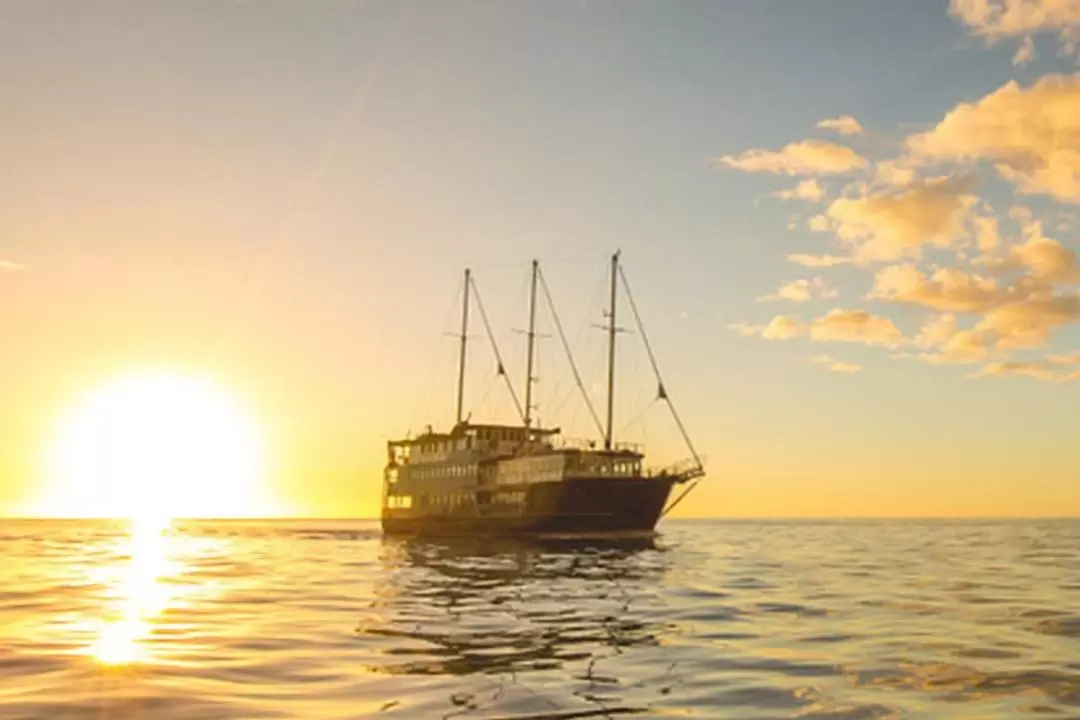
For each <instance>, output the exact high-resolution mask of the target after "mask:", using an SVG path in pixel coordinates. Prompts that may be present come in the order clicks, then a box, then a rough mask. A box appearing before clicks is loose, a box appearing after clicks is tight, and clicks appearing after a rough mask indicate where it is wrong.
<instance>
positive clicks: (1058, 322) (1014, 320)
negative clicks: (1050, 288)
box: [976, 294, 1080, 350]
mask: <svg viewBox="0 0 1080 720" xmlns="http://www.w3.org/2000/svg"><path fill="white" fill-rule="evenodd" d="M1076 320H1080V295H1075V294H1073V295H1047V294H1041V295H1039V294H1036V295H1032V296H1029V297H1025V298H1022V299H1019V300H1016V301H1013V302H1008V303H1005V304H1003V305H1000V306H998V307H995V308H993V309H991V310H990V311H989V312H987V313H986V315H985V316H984V318H983V320H982V321H981V322H980V323H979V324H978V325H977V326H976V330H978V331H980V332H983V333H987V334H989V335H991V336H992V337H994V338H995V339H996V341H997V346H998V348H1000V349H1002V350H1016V349H1022V348H1033V347H1039V346H1041V345H1044V344H1045V343H1046V341H1047V340H1048V339H1049V337H1050V334H1051V333H1052V332H1053V331H1054V330H1056V329H1058V328H1060V327H1062V326H1064V325H1067V324H1069V323H1071V322H1074V321H1076Z"/></svg>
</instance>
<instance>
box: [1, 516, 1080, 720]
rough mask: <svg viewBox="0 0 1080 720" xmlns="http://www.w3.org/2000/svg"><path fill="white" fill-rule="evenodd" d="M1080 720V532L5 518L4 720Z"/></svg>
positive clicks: (870, 525) (1001, 524) (979, 526)
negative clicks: (525, 534)
mask: <svg viewBox="0 0 1080 720" xmlns="http://www.w3.org/2000/svg"><path fill="white" fill-rule="evenodd" d="M622 715H627V716H631V715H632V716H635V717H642V718H651V717H656V718H793V717H797V718H1019V717H1047V718H1080V522H1077V521H956V522H953V521H835V522H802V521H800V522H760V521H753V522H751V521H745V522H742V521H739V522H736V521H670V522H665V523H663V524H662V525H661V533H660V535H659V536H658V538H657V539H656V540H655V541H654V542H652V543H644V544H635V545H627V546H611V545H589V544H573V545H571V544H554V545H551V544H549V545H541V546H537V545H533V544H523V543H506V542H466V543H445V542H420V541H403V540H395V539H386V538H383V537H382V535H381V534H380V532H379V529H378V526H377V525H376V524H375V523H371V522H350V523H344V522H297V521H290V522H187V523H178V524H174V525H173V526H172V527H170V528H168V529H166V530H165V531H164V532H163V533H162V532H159V528H156V527H143V526H138V527H135V528H129V527H128V526H127V525H125V524H121V523H115V522H85V521H70V522H55V521H10V520H8V521H0V718H4V719H8V718H48V719H49V720H61V719H63V718H93V719H95V720H101V719H106V718H155V719H156V718H162V719H170V718H198V719H209V718H230V719H232V718H363V717H374V718H532V719H536V718H587V717H600V718H603V717H618V716H622Z"/></svg>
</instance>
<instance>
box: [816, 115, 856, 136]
mask: <svg viewBox="0 0 1080 720" xmlns="http://www.w3.org/2000/svg"><path fill="white" fill-rule="evenodd" d="M817 126H818V127H819V128H822V129H823V130H835V131H836V132H838V133H840V134H841V135H861V134H862V133H863V132H865V130H863V126H862V125H860V124H859V121H858V120H856V119H855V118H853V117H851V116H850V115H841V116H840V117H834V118H826V119H825V120H822V121H821V122H819V123H818V124H817Z"/></svg>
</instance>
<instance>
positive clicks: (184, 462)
mask: <svg viewBox="0 0 1080 720" xmlns="http://www.w3.org/2000/svg"><path fill="white" fill-rule="evenodd" d="M265 464H266V463H265V450H264V446H263V440H262V437H261V435H260V432H259V429H258V427H257V426H256V424H255V422H254V420H253V419H252V418H251V417H250V416H249V414H248V413H247V412H246V410H245V409H244V407H243V406H242V405H241V404H240V403H239V402H238V401H237V400H236V399H235V398H234V397H232V396H231V395H230V394H229V393H227V392H226V391H225V390H223V389H222V388H219V387H217V386H215V385H214V384H213V383H211V382H209V381H206V380H203V379H198V378H189V377H182V376H177V375H171V374H164V373H158V374H141V375H134V376H130V377H125V378H122V379H119V380H116V381H114V382H111V383H109V384H106V385H104V386H102V387H100V388H98V389H96V390H94V391H92V392H90V393H88V394H87V395H86V396H85V397H83V398H81V399H80V401H79V402H78V403H77V404H76V405H75V407H73V408H72V409H71V410H70V412H69V413H68V414H67V415H66V416H64V418H63V419H62V420H61V421H60V423H59V425H58V427H57V429H56V431H55V434H54V437H53V439H52V442H51V444H50V446H49V447H48V451H47V456H46V468H47V477H48V480H49V482H48V488H47V491H46V493H45V495H44V497H43V498H42V501H41V503H40V505H41V506H42V507H41V508H40V509H41V511H42V514H48V515H63V516H82V517H85V516H95V517H120V518H135V519H139V520H143V521H164V520H167V519H168V518H174V517H250V516H259V515H266V514H269V513H270V511H271V510H272V508H271V507H270V506H269V505H270V503H269V501H268V498H267V493H266V490H265V488H264V487H263V482H264V470H265Z"/></svg>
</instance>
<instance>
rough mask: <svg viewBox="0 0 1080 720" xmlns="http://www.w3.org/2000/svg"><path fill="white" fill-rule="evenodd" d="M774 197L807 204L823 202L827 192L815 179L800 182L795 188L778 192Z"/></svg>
mask: <svg viewBox="0 0 1080 720" xmlns="http://www.w3.org/2000/svg"><path fill="white" fill-rule="evenodd" d="M773 196H774V197H778V198H780V199H782V200H806V201H807V202H821V200H822V199H823V198H824V197H825V190H824V188H822V187H821V185H820V184H818V181H817V180H815V179H814V178H810V179H809V180H800V181H799V182H798V183H796V184H795V187H793V188H788V189H787V190H777V191H776V192H774V193H773Z"/></svg>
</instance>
